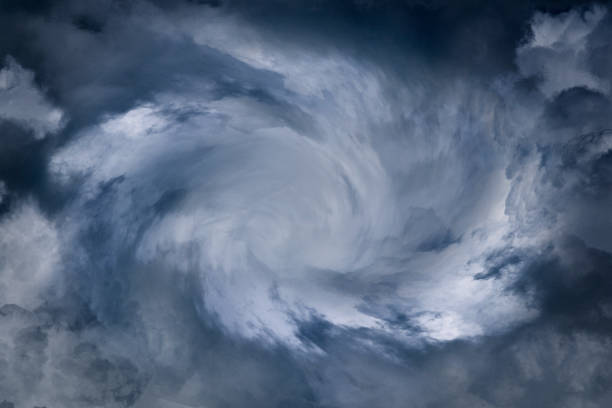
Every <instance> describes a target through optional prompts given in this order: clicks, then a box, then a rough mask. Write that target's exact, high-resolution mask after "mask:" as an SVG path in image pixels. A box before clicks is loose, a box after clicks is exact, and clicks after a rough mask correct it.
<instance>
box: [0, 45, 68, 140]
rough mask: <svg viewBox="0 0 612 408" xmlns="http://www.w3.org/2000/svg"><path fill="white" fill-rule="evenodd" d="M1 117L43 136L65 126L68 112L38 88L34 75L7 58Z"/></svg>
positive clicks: (1, 77) (0, 88)
mask: <svg viewBox="0 0 612 408" xmlns="http://www.w3.org/2000/svg"><path fill="white" fill-rule="evenodd" d="M0 119H5V120H11V121H15V122H17V123H19V124H20V125H21V126H23V127H25V128H27V129H30V130H32V131H33V132H34V136H35V137H36V138H37V139H42V138H44V137H45V136H46V135H47V134H53V133H55V132H57V131H58V130H60V129H61V127H62V125H63V122H64V114H63V112H62V111H61V109H59V108H56V107H54V106H53V105H52V104H51V103H49V102H48V100H47V98H46V97H45V95H44V94H43V92H41V90H40V89H38V87H37V86H36V84H35V83H34V74H33V73H32V72H31V71H29V70H27V69H25V68H23V67H21V65H19V64H18V63H17V61H15V60H14V59H13V58H11V57H7V58H6V62H5V67H4V68H2V69H1V70H0Z"/></svg>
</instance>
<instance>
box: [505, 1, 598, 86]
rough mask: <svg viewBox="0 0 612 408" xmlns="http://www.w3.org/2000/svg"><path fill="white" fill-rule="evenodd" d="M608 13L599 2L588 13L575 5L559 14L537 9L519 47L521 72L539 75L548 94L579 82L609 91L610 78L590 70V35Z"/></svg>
mask: <svg viewBox="0 0 612 408" xmlns="http://www.w3.org/2000/svg"><path fill="white" fill-rule="evenodd" d="M605 14H606V9H605V8H603V7H598V6H597V7H593V8H591V9H590V10H588V11H586V12H585V13H581V12H580V11H578V10H576V9H574V10H571V11H568V12H566V13H563V14H560V15H557V16H553V15H549V14H545V13H536V14H535V16H534V18H533V20H532V23H531V30H532V35H531V38H529V39H528V40H527V41H526V42H525V44H523V45H522V46H521V47H519V48H518V49H517V63H518V66H519V69H520V72H521V74H523V75H524V76H538V77H539V78H540V79H541V83H540V85H539V87H540V90H541V91H542V92H543V93H544V94H545V95H546V96H547V97H551V96H554V95H556V94H558V93H559V92H561V91H563V90H565V89H569V88H572V87H576V86H584V87H587V88H590V89H593V90H597V91H600V92H604V93H607V92H609V90H610V83H609V81H608V80H607V79H602V78H599V77H597V76H595V75H594V74H593V73H592V72H590V69H589V67H588V61H587V57H588V53H589V50H588V49H587V43H588V38H589V35H590V34H591V33H592V32H593V30H594V29H595V28H596V27H597V25H598V24H599V22H600V21H601V20H602V19H603V18H604V16H605Z"/></svg>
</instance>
